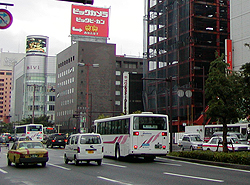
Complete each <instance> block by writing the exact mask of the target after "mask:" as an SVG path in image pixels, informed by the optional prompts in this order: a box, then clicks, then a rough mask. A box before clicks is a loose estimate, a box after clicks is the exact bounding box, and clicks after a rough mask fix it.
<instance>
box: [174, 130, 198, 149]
mask: <svg viewBox="0 0 250 185" xmlns="http://www.w3.org/2000/svg"><path fill="white" fill-rule="evenodd" d="M184 136H197V137H199V138H201V136H200V134H198V133H184V134H183V135H182V136H181V137H180V139H179V140H178V142H177V145H178V146H179V147H181V142H182V139H183V137H184Z"/></svg>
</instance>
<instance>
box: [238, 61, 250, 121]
mask: <svg viewBox="0 0 250 185" xmlns="http://www.w3.org/2000/svg"><path fill="white" fill-rule="evenodd" d="M240 74H241V79H242V98H243V99H242V111H243V112H244V118H248V120H249V115H250V63H246V64H244V65H243V66H242V67H241V68H240Z"/></svg>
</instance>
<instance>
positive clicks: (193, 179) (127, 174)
mask: <svg viewBox="0 0 250 185" xmlns="http://www.w3.org/2000/svg"><path fill="white" fill-rule="evenodd" d="M48 150H49V158H50V159H49V162H48V163H47V166H46V167H45V168H43V167H41V166H39V165H37V166H26V167H25V166H21V167H19V168H16V167H15V166H14V165H12V166H7V161H6V153H7V149H6V148H2V151H1V152H0V184H1V185H5V184H6V185H7V184H8V185H9V184H15V185H50V184H51V185H59V184H60V185H72V184H73V185H78V184H81V185H82V184H88V185H89V184H91V185H95V184H97V185H99V184H102V185H106V184H114V185H115V184H123V185H129V184H131V185H132V184H133V185H142V184H149V185H151V184H154V185H158V184H159V185H160V184H161V185H162V184H172V185H173V184H175V185H176V184H177V185H179V184H185V185H188V184H190V185H195V184H199V185H200V184H202V185H203V184H204V185H207V184H227V185H228V184H233V185H235V184H241V185H244V184H249V182H250V171H246V170H238V169H231V168H225V167H217V166H210V165H204V164H198V163H191V162H185V161H179V160H172V159H167V158H156V160H155V161H154V162H146V161H144V160H143V159H140V158H139V159H134V160H125V159H123V160H120V161H116V160H114V159H113V158H104V159H103V164H102V165H101V166H98V165H97V164H96V162H91V163H90V164H87V163H82V164H80V165H79V166H75V165H74V164H73V163H69V164H67V165H66V164H64V161H63V153H64V149H59V148H53V149H50V148H49V149H48Z"/></svg>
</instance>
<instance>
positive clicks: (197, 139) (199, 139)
mask: <svg viewBox="0 0 250 185" xmlns="http://www.w3.org/2000/svg"><path fill="white" fill-rule="evenodd" d="M190 140H191V141H202V140H201V138H200V137H198V136H192V137H190Z"/></svg>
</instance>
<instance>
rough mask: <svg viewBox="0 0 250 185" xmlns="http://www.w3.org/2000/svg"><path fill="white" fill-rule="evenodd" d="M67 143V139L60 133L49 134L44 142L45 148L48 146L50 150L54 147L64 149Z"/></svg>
mask: <svg viewBox="0 0 250 185" xmlns="http://www.w3.org/2000/svg"><path fill="white" fill-rule="evenodd" d="M66 142H67V138H66V135H65V134H61V133H57V134H51V135H50V136H49V137H48V139H47V141H46V145H47V148H48V147H49V146H50V147H51V148H53V147H54V146H59V147H61V146H62V147H64V148H65V145H66Z"/></svg>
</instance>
